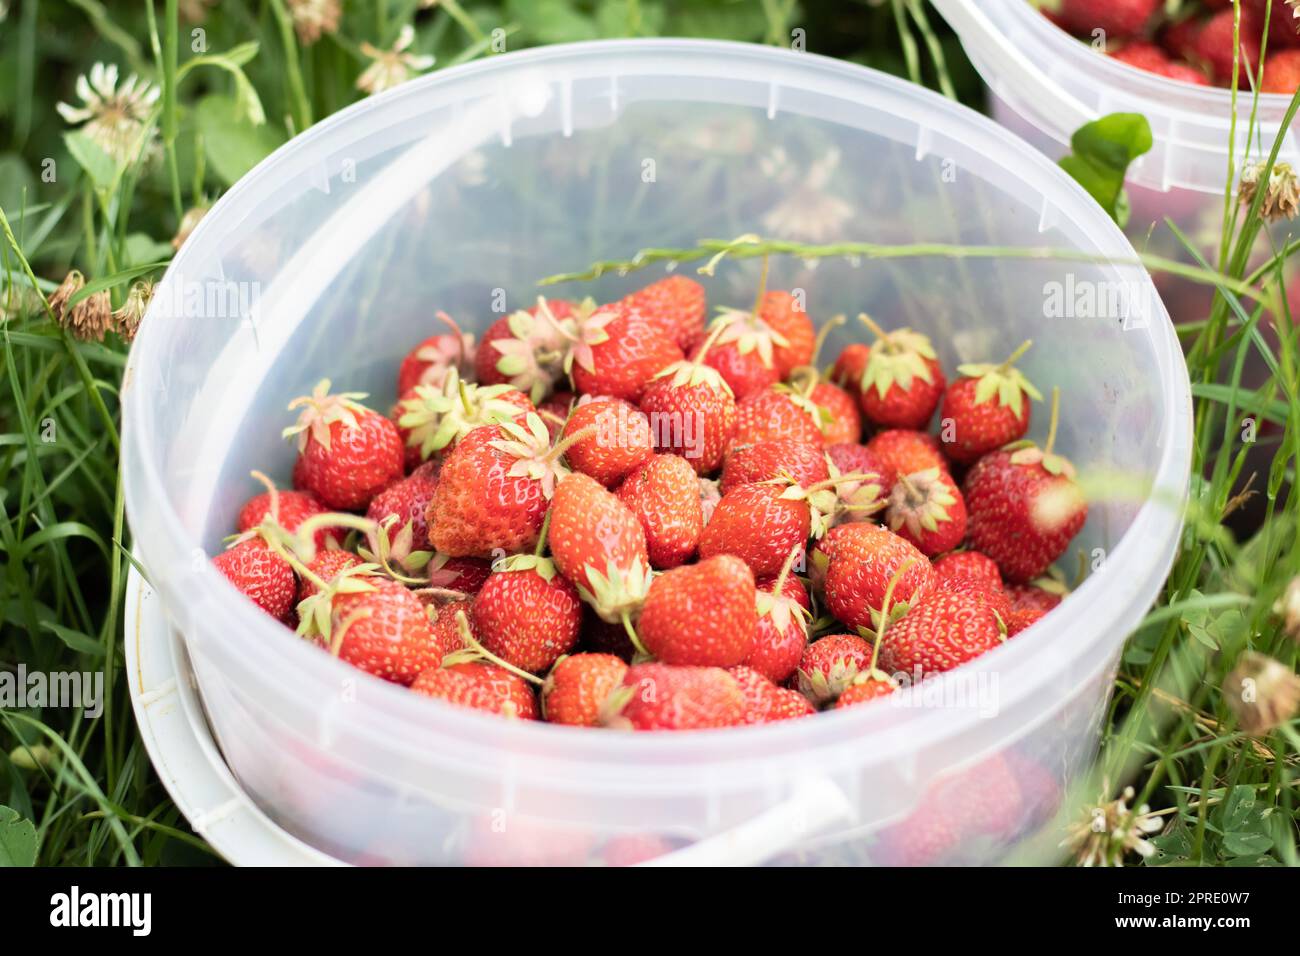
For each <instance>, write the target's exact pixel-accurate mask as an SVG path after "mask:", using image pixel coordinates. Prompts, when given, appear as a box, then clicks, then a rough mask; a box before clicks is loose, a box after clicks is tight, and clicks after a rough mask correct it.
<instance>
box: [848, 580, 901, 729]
mask: <svg viewBox="0 0 1300 956" xmlns="http://www.w3.org/2000/svg"><path fill="white" fill-rule="evenodd" d="M912 563H913V562H912V561H910V560H909V561H906V562H904V563H903V564H901V565H900V566H899V568H898V570H897V571H895V572H894V576H893V577H892V578H890V579H889V586H888V587H887V588H885V600H884V603H883V604H882V605H881V612H882V613H881V615H880V628H879V630H877V631H876V632H875V635H874V640H873V641H872V646H871V662H870V664H869V665H868V666H867V667H866V668H865V669H864V670H863V671H862V672H861V673H859V674H858V675H857V676H856V677H854V678H853V680H852V681H851V682H850V683H849V685H848V686H847V687H845V688H844V690H843V692H842V693H841V694H840V696H839V698H838V699H837V700H836V701H835V707H836V708H837V709H840V708H844V707H854V706H856V705H858V704H865V703H866V702H867V701H869V700H875V699H876V698H878V697H887V696H888V695H890V694H892V693H893V692H894V691H896V690H897V689H898V686H899V684H898V681H897V680H895V679H894V678H893V677H892V676H890V675H889V674H886V673H885V672H884V671H882V670H881V669H880V668H879V666H878V662H879V660H880V648H881V647H882V646H883V645H884V643H885V641H886V640H887V639H888V637H889V623H890V620H891V618H892V616H893V615H891V613H890V610H891V608H892V607H893V600H894V589H895V588H897V587H898V582H899V581H900V580H902V577H903V575H904V574H905V573H906V572H907V569H908V568H909V567H911V566H912Z"/></svg>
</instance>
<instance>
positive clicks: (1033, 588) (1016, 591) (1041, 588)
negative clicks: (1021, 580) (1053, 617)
mask: <svg viewBox="0 0 1300 956" xmlns="http://www.w3.org/2000/svg"><path fill="white" fill-rule="evenodd" d="M1006 590H1007V597H1008V598H1010V599H1011V609H1012V610H1013V611H1023V610H1027V609H1030V608H1036V609H1038V610H1042V611H1050V610H1052V608H1054V607H1056V606H1057V605H1058V604H1060V603H1061V601H1062V599H1063V598H1064V597H1065V593H1066V592H1065V587H1064V586H1063V585H1062V584H1060V583H1059V582H1057V581H1054V580H1052V579H1051V578H1039V579H1038V580H1035V581H1032V582H1030V583H1029V584H1010V585H1008V586H1007V589H1006Z"/></svg>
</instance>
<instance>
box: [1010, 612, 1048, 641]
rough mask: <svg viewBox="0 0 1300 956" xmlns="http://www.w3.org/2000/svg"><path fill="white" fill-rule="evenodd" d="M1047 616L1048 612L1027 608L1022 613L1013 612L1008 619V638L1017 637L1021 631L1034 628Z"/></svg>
mask: <svg viewBox="0 0 1300 956" xmlns="http://www.w3.org/2000/svg"><path fill="white" fill-rule="evenodd" d="M1046 616H1047V612H1046V611H1043V610H1040V609H1038V608H1032V607H1027V608H1025V609H1024V610H1022V611H1012V612H1011V614H1009V615H1008V616H1007V618H1006V622H1007V637H1015V636H1016V635H1017V634H1019V633H1020V632H1021V631H1023V630H1025V629H1026V628H1029V627H1032V626H1033V625H1034V624H1037V623H1038V622H1039V621H1041V620H1042V619H1043V618H1045V617H1046Z"/></svg>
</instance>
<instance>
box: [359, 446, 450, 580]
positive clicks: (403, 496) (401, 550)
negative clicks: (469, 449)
mask: <svg viewBox="0 0 1300 956" xmlns="http://www.w3.org/2000/svg"><path fill="white" fill-rule="evenodd" d="M439 467H440V466H439V463H438V462H436V461H429V462H425V463H424V464H423V465H421V466H420V467H419V468H417V469H415V471H413V472H411V474H410V475H408V476H407V477H405V478H402V479H400V480H398V481H395V482H393V483H392V484H391V485H389V486H388V487H387V488H385V489H384V490H383V491H381V492H380V493H379V494H377V495H375V497H374V498H372V499H371V500H370V506H369V507H368V508H367V509H366V517H367V518H369V519H370V520H371V521H374V522H376V523H377V524H378V525H379V530H378V531H377V532H374V533H372V534H368V535H367V536H366V537H367V543H368V545H369V550H370V552H371V554H372V555H377V556H379V558H380V559H381V561H380V563H385V562H392V563H394V564H398V565H400V566H401V567H402V568H404V569H406V570H407V571H418V570H420V569H421V568H423V567H424V566H425V565H426V564H427V563H428V560H429V557H430V554H429V552H428V546H429V522H428V519H427V517H426V515H427V513H428V510H429V505H430V504H431V503H432V501H433V496H434V494H435V492H436V491H437V490H438V470H439Z"/></svg>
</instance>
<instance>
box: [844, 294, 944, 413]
mask: <svg viewBox="0 0 1300 956" xmlns="http://www.w3.org/2000/svg"><path fill="white" fill-rule="evenodd" d="M862 319H863V321H864V322H866V323H867V324H868V326H869V327H870V328H871V330H872V331H873V332H875V334H876V341H875V344H873V345H872V346H871V357H870V359H868V361H867V367H866V369H864V370H863V372H862V378H861V379H860V380H859V382H858V401H859V402H860V403H861V405H862V414H863V416H864V417H865V418H866V419H867V421H869V422H871V423H872V424H873V425H876V426H877V427H880V428H925V426H926V424H927V423H928V422H929V421H930V417H931V416H932V415H933V414H934V409H935V406H936V405H938V404H939V398H940V397H941V396H942V395H943V389H944V386H945V385H946V384H947V381H946V380H945V379H944V376H943V368H942V367H941V366H940V365H939V361H938V359H937V358H936V356H935V351H934V346H933V345H931V344H930V340H929V339H928V338H926V337H925V336H924V335H922V334H921V333H919V332H913V331H912V330H911V329H895V330H894V331H893V332H886V331H885V330H884V329H882V328H881V327H880V326H878V325H876V324H875V323H874V322H872V321H871V319H870V318H868V317H867V316H865V315H864V316H862Z"/></svg>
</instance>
